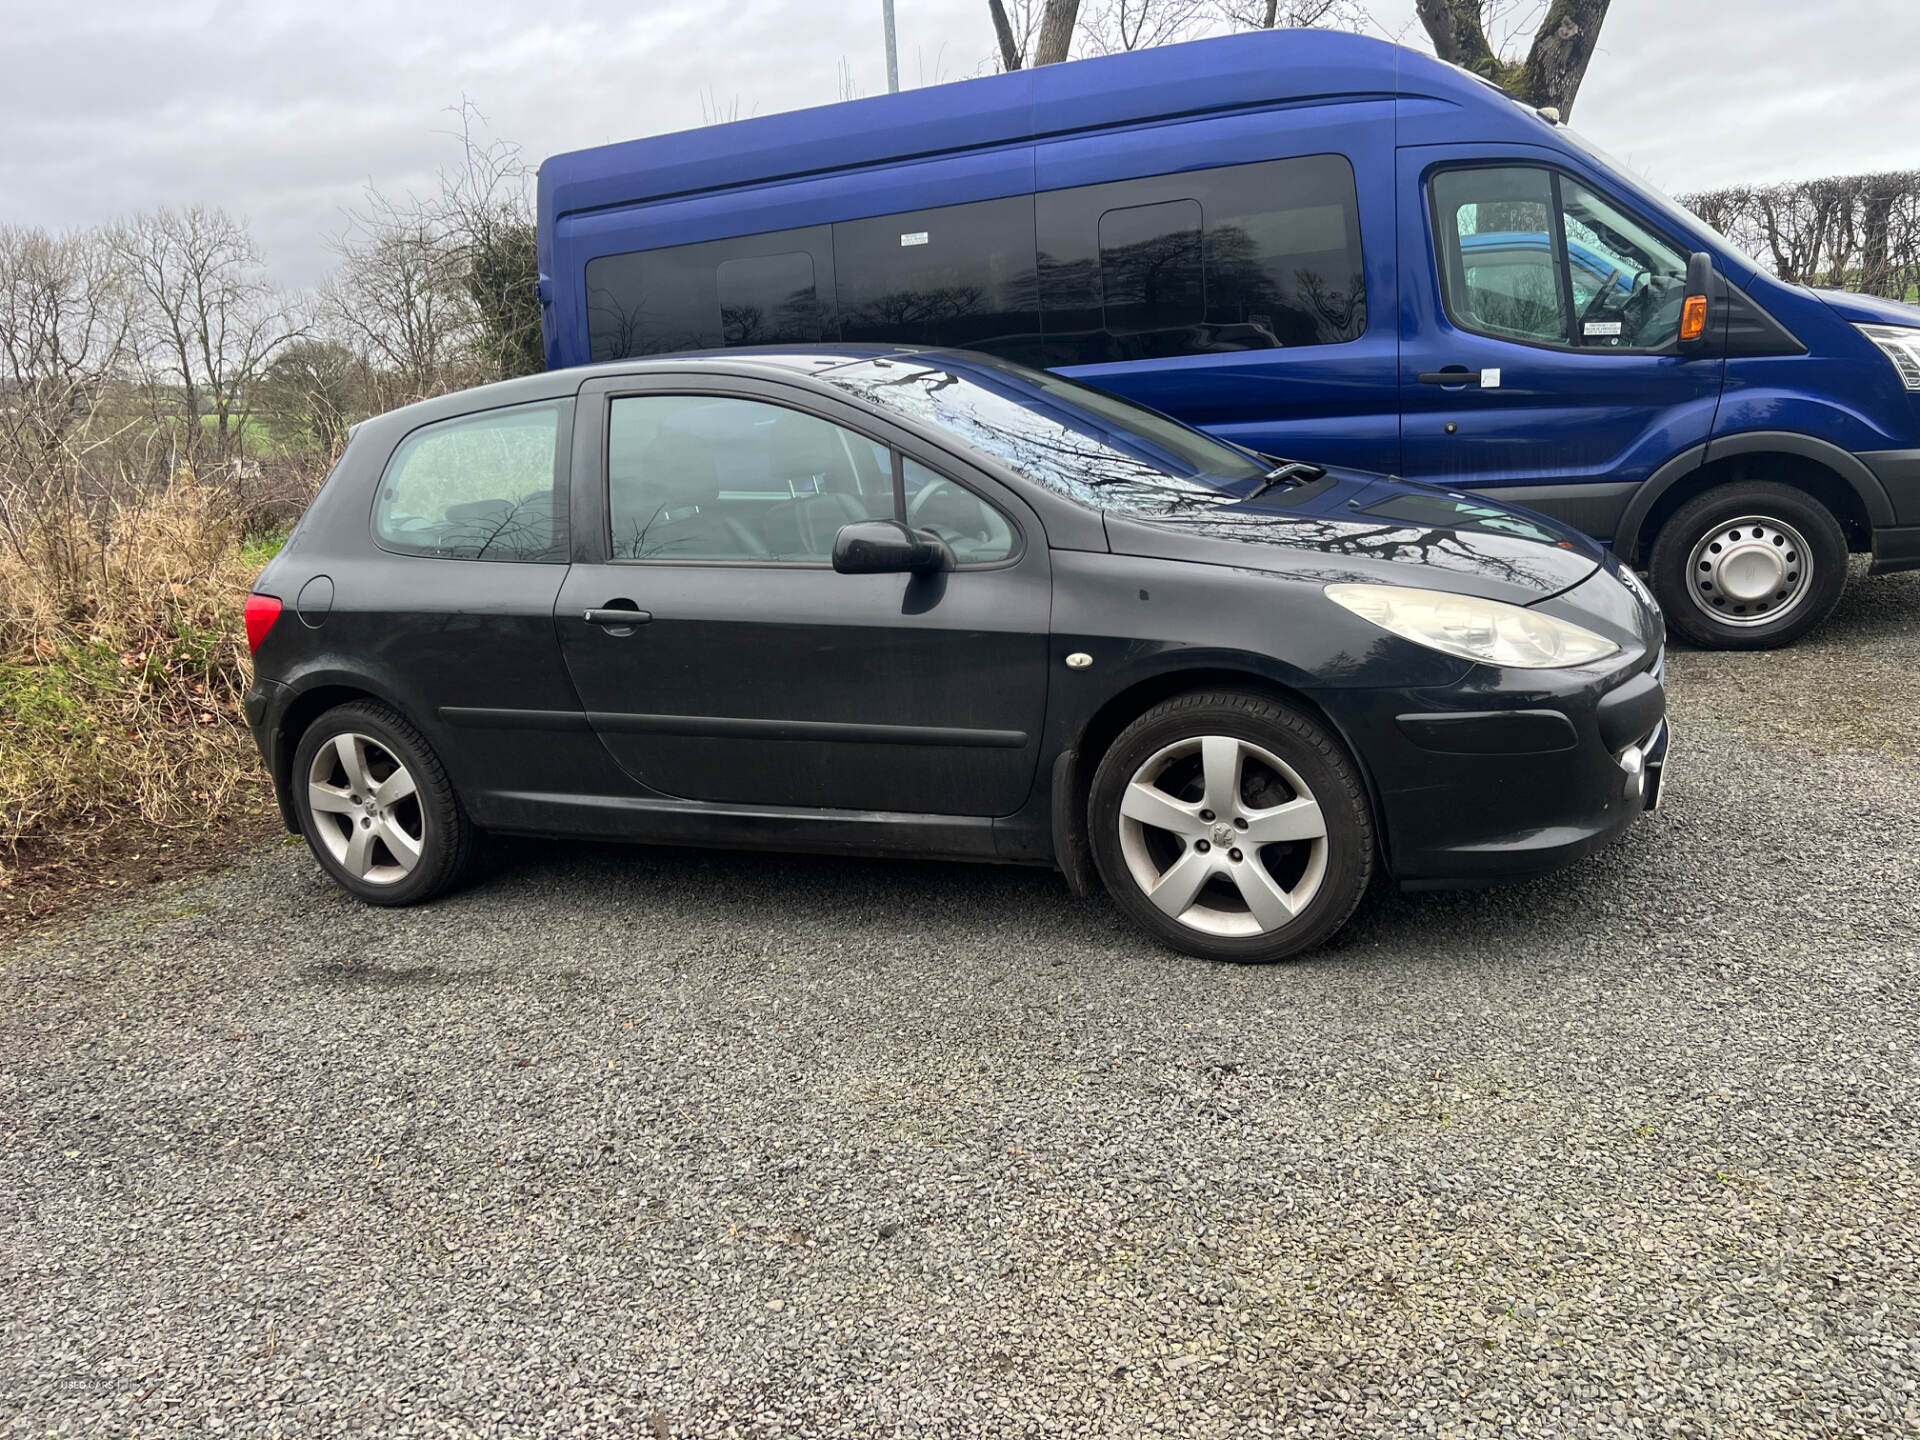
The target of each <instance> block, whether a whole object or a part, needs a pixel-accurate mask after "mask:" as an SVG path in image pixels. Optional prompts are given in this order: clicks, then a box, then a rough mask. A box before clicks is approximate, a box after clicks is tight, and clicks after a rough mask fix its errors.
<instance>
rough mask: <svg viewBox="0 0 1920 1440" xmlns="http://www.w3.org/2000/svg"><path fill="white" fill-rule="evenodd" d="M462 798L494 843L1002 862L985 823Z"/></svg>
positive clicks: (523, 796)
mask: <svg viewBox="0 0 1920 1440" xmlns="http://www.w3.org/2000/svg"><path fill="white" fill-rule="evenodd" d="M472 799H473V801H475V802H477V803H475V804H473V806H472V809H473V817H474V819H475V820H476V821H477V822H479V823H480V824H481V825H483V826H485V827H486V828H487V829H489V830H496V831H500V832H502V833H504V834H516V835H545V836H556V837H558V836H565V837H570V838H576V839H598V840H636V841H642V842H645V843H648V844H655V845H698V846H708V847H713V848H719V849H729V850H789V851H798V852H803V853H810V854H826V855H881V856H886V855H894V856H899V855H906V856H912V857H915V858H919V859H928V860H995V861H1005V860H1006V858H1007V857H1006V856H1004V855H1002V854H1001V853H1000V852H999V850H998V849H996V847H995V844H994V821H993V819H992V818H991V817H990V816H972V815H914V814H903V813H899V812H895V811H887V810H804V809H786V808H782V807H779V806H761V807H745V806H719V805H706V804H701V803H699V802H696V801H689V800H668V799H652V798H644V797H634V796H624V795H566V794H554V793H542V792H537V791H493V792H491V793H489V794H486V795H484V796H474V797H472ZM1043 863H1044V862H1043Z"/></svg>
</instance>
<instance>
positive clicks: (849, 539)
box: [833, 520, 953, 575]
mask: <svg viewBox="0 0 1920 1440" xmlns="http://www.w3.org/2000/svg"><path fill="white" fill-rule="evenodd" d="M952 560H953V552H952V551H951V550H949V549H947V547H946V544H945V542H943V541H941V540H939V539H937V538H936V537H934V536H931V535H924V534H916V533H915V532H913V531H912V530H909V529H908V528H907V527H906V526H904V525H902V524H901V523H900V522H899V521H898V520H856V521H854V522H853V523H852V524H850V525H842V526H841V527H840V530H839V533H838V534H836V535H835V536H834V537H833V568H834V569H835V570H838V571H839V572H840V573H841V574H842V575H900V574H908V575H931V574H933V573H935V572H937V571H941V570H945V569H947V568H949V567H950V565H951V564H952Z"/></svg>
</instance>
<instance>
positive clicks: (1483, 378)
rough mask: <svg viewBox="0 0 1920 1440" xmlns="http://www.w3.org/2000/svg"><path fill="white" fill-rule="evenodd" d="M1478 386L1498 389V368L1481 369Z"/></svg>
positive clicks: (1485, 388) (1486, 388) (1484, 388)
mask: <svg viewBox="0 0 1920 1440" xmlns="http://www.w3.org/2000/svg"><path fill="white" fill-rule="evenodd" d="M1480 388H1481V389H1482V390H1498V389H1499V388H1500V372H1499V371H1498V370H1482V371H1481V372H1480Z"/></svg>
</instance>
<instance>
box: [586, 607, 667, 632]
mask: <svg viewBox="0 0 1920 1440" xmlns="http://www.w3.org/2000/svg"><path fill="white" fill-rule="evenodd" d="M580 618H581V619H582V620H584V621H586V622H587V623H588V624H589V625H607V626H613V627H618V628H623V629H629V628H631V627H633V626H635V625H644V624H646V623H647V622H648V621H649V620H651V619H653V613H652V612H651V611H649V610H633V609H629V608H628V607H626V606H624V605H620V606H607V607H603V608H600V609H595V610H583V611H581V612H580Z"/></svg>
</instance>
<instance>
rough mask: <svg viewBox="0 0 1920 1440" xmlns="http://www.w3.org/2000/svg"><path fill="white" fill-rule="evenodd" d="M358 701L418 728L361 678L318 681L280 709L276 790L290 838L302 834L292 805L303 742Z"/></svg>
mask: <svg viewBox="0 0 1920 1440" xmlns="http://www.w3.org/2000/svg"><path fill="white" fill-rule="evenodd" d="M359 700H371V701H374V702H375V703H377V704H380V705H386V706H388V707H390V708H391V709H393V710H394V711H395V712H396V713H398V714H399V715H400V716H402V717H403V718H404V719H406V720H407V721H408V723H409V724H411V725H413V726H414V728H415V729H418V728H419V721H418V720H416V719H414V717H413V716H411V715H409V714H408V713H407V707H406V706H404V705H402V704H400V703H399V702H398V701H396V700H395V699H394V698H393V697H392V696H391V695H385V694H382V693H380V691H379V690H377V689H375V688H374V687H372V686H371V685H369V684H367V683H366V681H365V680H363V679H361V678H359V677H351V678H342V677H326V678H318V679H315V680H313V681H312V682H311V683H310V684H308V685H305V686H303V687H302V688H300V689H299V690H297V691H296V692H295V693H294V694H293V696H292V698H290V699H289V700H288V701H287V703H286V705H285V706H284V707H283V708H282V709H281V711H280V715H279V718H278V720H277V721H276V723H275V725H274V751H273V762H272V773H273V790H274V795H275V796H276V797H277V798H278V800H279V803H280V818H281V819H282V820H283V821H285V822H286V827H287V831H288V833H289V834H293V835H298V834H299V833H300V817H299V813H298V811H297V810H296V809H295V807H294V803H293V756H294V752H295V751H296V750H298V749H299V748H300V741H301V738H302V737H303V736H305V734H306V733H307V731H308V730H309V729H310V728H311V727H312V725H313V722H314V721H316V720H318V719H319V718H320V717H321V716H322V715H324V714H326V713H327V712H328V711H329V710H333V709H335V708H337V707H338V706H341V705H351V704H353V703H354V702H355V701H359Z"/></svg>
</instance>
